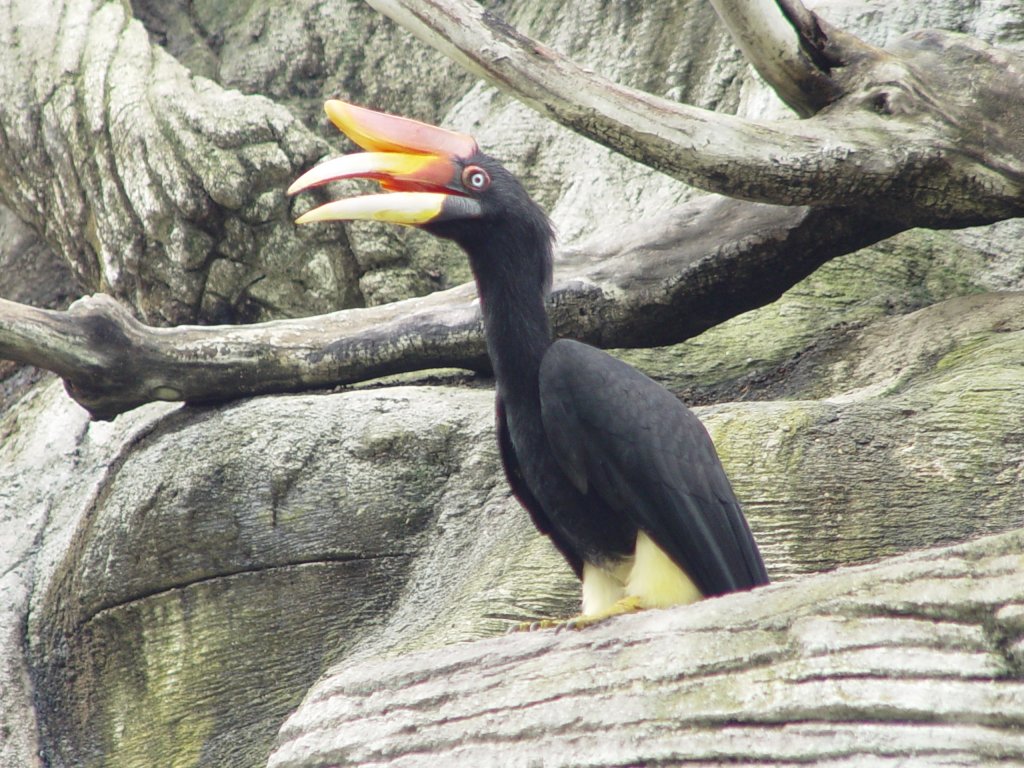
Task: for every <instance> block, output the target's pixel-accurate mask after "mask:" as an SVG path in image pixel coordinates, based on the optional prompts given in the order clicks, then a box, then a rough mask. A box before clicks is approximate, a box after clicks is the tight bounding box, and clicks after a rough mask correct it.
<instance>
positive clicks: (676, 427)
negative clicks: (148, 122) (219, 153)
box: [292, 102, 768, 612]
mask: <svg viewBox="0 0 1024 768" xmlns="http://www.w3.org/2000/svg"><path fill="white" fill-rule="evenodd" d="M327 109H328V114H329V115H331V119H332V120H334V121H335V123H336V124H337V125H338V126H339V127H340V128H341V129H342V130H344V131H345V132H346V133H348V134H349V136H351V137H352V138H353V139H354V140H356V141H357V143H360V145H361V146H363V147H364V148H365V149H369V150H371V152H370V154H367V155H363V156H348V157H347V158H340V159H338V160H335V161H329V162H328V163H325V164H324V165H323V166H320V167H318V168H316V169H313V170H312V171H310V172H309V173H307V174H306V175H305V176H304V177H303V178H302V179H300V180H299V181H297V182H296V183H295V184H294V185H293V187H292V191H293V192H294V191H298V190H300V189H305V188H307V187H309V186H313V185H315V184H320V183H324V182H325V181H328V180H331V179H333V178H351V177H356V176H367V177H371V178H377V179H378V180H382V181H384V183H385V184H386V186H387V187H388V189H392V190H399V191H400V193H399V194H390V195H379V196H375V197H372V198H357V199H356V200H347V201H338V202H336V203H333V204H328V205H325V206H322V207H321V208H320V209H317V210H315V211H313V212H311V213H308V214H305V215H304V216H303V217H301V218H300V221H311V220H321V219H331V218H385V219H386V220H388V221H395V222H398V223H406V224H414V225H417V226H421V227H422V228H423V229H425V230H427V231H429V232H431V233H433V234H435V235H437V236H439V237H444V238H449V239H451V240H454V241H455V242H456V243H458V244H459V245H460V246H461V247H462V249H463V250H464V251H465V252H466V254H467V255H468V257H469V261H470V266H471V268H472V270H473V275H474V278H475V280H476V284H477V289H478V293H479V297H480V302H481V308H482V312H483V317H484V328H485V332H486V338H487V349H488V353H489V355H490V358H491V362H492V365H493V368H494V373H495V377H496V380H497V396H496V418H497V434H498V444H499V447H500V451H501V458H502V462H503V464H504V467H505V472H506V476H507V478H508V481H509V484H510V486H511V487H512V490H513V492H514V494H515V495H516V497H517V498H518V499H519V501H520V502H521V503H522V505H523V506H524V507H525V508H526V509H527V510H528V511H529V513H530V515H531V517H532V519H533V522H534V523H535V524H536V526H537V528H538V529H539V530H540V531H542V532H543V533H545V534H547V535H548V536H549V537H550V538H551V539H552V541H553V542H554V544H555V546H556V547H557V548H558V549H559V551H561V553H562V554H563V555H564V556H565V558H566V560H567V561H568V562H569V564H570V566H571V567H572V568H573V570H574V571H575V572H576V574H577V575H578V576H581V577H582V578H583V580H584V608H585V610H586V607H587V605H586V604H587V598H586V595H587V574H588V568H594V569H596V570H597V571H598V572H599V573H600V574H603V575H599V576H594V577H593V579H594V583H595V584H598V583H600V584H602V586H601V589H604V586H603V584H604V582H603V581H602V580H604V579H610V581H609V582H608V583H613V584H617V585H618V587H621V589H622V590H623V593H624V594H627V595H629V596H630V597H631V598H632V597H635V598H637V599H638V600H639V605H640V606H641V607H642V606H643V605H645V604H648V603H645V602H644V595H642V594H633V593H630V592H629V590H630V589H632V588H633V584H632V576H633V575H634V574H639V571H640V562H641V555H640V552H641V543H643V549H644V552H645V553H646V554H645V555H644V557H645V558H646V559H647V562H648V564H652V563H654V564H658V568H660V569H661V570H660V571H658V572H657V574H656V579H655V581H657V580H658V579H661V578H662V575H663V574H664V573H668V574H669V577H670V580H671V579H672V578H677V577H678V579H679V580H680V581H679V582H678V583H679V584H681V585H682V587H681V588H680V589H677V590H676V592H672V594H684V593H685V594H686V595H689V596H688V597H685V599H686V600H690V599H694V597H693V595H694V591H693V590H694V588H695V589H696V591H697V592H698V593H699V594H697V595H696V596H698V597H699V596H705V597H707V596H710V595H718V594H722V593H726V592H731V591H735V590H742V589H748V588H751V587H754V586H757V585H760V584H765V583H767V581H768V577H767V574H766V572H765V567H764V563H763V561H762V559H761V555H760V553H759V552H758V549H757V545H756V544H755V542H754V539H753V536H752V535H751V532H750V529H749V527H748V526H747V522H746V520H745V519H744V517H743V514H742V512H741V510H740V506H739V503H738V502H737V500H736V497H735V495H734V493H733V490H732V487H731V486H730V484H729V480H728V478H727V477H726V475H725V471H724V470H723V468H722V465H721V463H720V462H719V460H718V456H717V454H716V453H715V449H714V446H713V444H712V442H711V439H710V437H709V436H708V434H707V432H706V431H705V429H704V427H703V425H702V424H701V423H700V421H699V420H698V419H697V417H696V416H695V415H694V414H693V413H692V412H691V411H690V410H689V409H688V408H686V406H684V405H683V404H682V403H681V402H680V401H679V400H678V399H677V398H676V397H674V396H673V395H672V394H671V393H670V392H668V391H667V390H666V389H665V388H664V387H662V386H661V385H659V384H657V383H656V382H654V381H653V380H651V379H649V378H648V377H647V376H644V375H643V374H641V373H640V372H639V371H637V370H635V369H634V368H632V367H630V366H629V365H627V364H625V363H623V362H622V361H620V360H617V359H615V358H614V357H611V356H610V355H608V354H606V353H605V352H602V351H600V350H597V349H594V348H593V347H589V346H587V345H585V344H580V343H579V342H575V341H570V340H558V341H553V340H552V337H551V330H550V326H549V322H548V317H547V312H546V308H545V296H546V294H547V291H548V289H549V287H550V283H551V270H552V240H553V233H552V229H551V225H550V223H549V222H548V219H547V216H546V215H545V214H544V212H543V211H542V210H541V209H540V208H539V207H538V206H537V205H536V204H535V203H534V202H533V200H531V199H530V197H529V195H528V194H527V193H526V191H525V190H524V189H523V187H522V185H521V184H520V183H519V181H518V180H517V179H516V178H515V177H514V176H513V175H512V174H510V173H509V172H508V171H507V170H506V169H505V168H504V167H502V166H501V164H499V163H498V162H496V161H495V160H493V159H492V158H490V157H488V156H487V155H485V154H483V153H481V152H480V151H479V150H478V149H477V148H476V144H475V142H474V141H473V140H472V138H471V137H468V136H464V135H463V134H456V133H453V132H449V131H444V130H442V129H438V128H434V127H432V126H427V125H425V124H422V123H415V122H414V121H409V120H405V119H403V118H396V117H393V116H390V115H383V114H381V113H376V112H372V111H370V110H365V109H363V108H360V107H355V106H354V105H347V104H344V103H343V102H329V103H328V105H327ZM403 142H404V143H403ZM403 146H407V147H409V152H410V153H411V154H389V153H398V152H400V149H396V148H395V147H399V148H400V147H403ZM401 191H404V194H402V192H401ZM649 542H653V545H651V544H649ZM652 546H653V550H652V549H651V547H652ZM634 552H635V553H636V554H635V557H634ZM666 556H667V559H666ZM669 561H671V562H669ZM664 563H667V565H664ZM673 564H674V565H673ZM624 567H628V568H632V569H633V570H632V571H631V573H630V575H629V576H623V575H622V569H623V568H624ZM654 572H655V571H654V570H653V569H652V570H651V571H650V573H654ZM673 574H675V575H673ZM641 576H642V575H637V583H638V584H639V583H640V582H641V581H644V580H645V579H646V580H647V581H646V583H654V582H652V581H651V580H650V579H649V578H648V576H649V574H647V575H643V577H641ZM659 583H660V582H659ZM658 588H659V589H661V587H660V586H659V587H658ZM669 592H671V590H669ZM680 599H684V598H680ZM649 604H659V603H658V602H657V601H654V602H651V603H649ZM628 609H629V608H626V610H628ZM611 612H615V609H614V608H613V609H611Z"/></svg>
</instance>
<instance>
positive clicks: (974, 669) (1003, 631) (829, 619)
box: [269, 533, 1024, 768]
mask: <svg viewBox="0 0 1024 768" xmlns="http://www.w3.org/2000/svg"><path fill="white" fill-rule="evenodd" d="M1022 548H1024V535H1022V534H1021V533H1013V534H1010V535H1004V536H998V537H992V538H987V539H982V540H979V541H977V542H974V543H972V544H969V545H964V546H961V547H954V548H951V549H945V550H935V551H928V552H922V553H919V554H915V555H912V556H910V557H904V558H898V559H895V560H891V561H888V562H885V563H881V564H879V565H874V566H867V567H862V568H855V569H848V570H845V571H838V572H836V573H833V574H828V575H824V576H818V577H813V578H809V579H805V580H802V581H799V582H795V583H789V584H781V585H776V586H774V587H769V588H764V589H759V590H756V591H754V592H752V593H748V594H743V595H731V596H728V597H725V598H719V599H715V600H708V601H705V602H703V603H700V604H698V605H695V606H692V607H686V608H679V609H674V610H671V611H652V612H648V613H646V614H643V615H640V616H635V617H630V618H628V619H624V620H619V621H616V622H614V623H613V624H608V625H605V626H603V627H598V628H596V629H594V630H592V631H590V630H588V631H586V632H582V633H579V634H575V633H572V632H569V633H564V634H561V635H556V634H552V633H540V634H537V635H531V636H524V635H520V636H516V637H505V638H500V639H496V640H489V641H483V642H478V643H474V644H471V645H458V646H454V647H451V648H448V649H445V650H440V651H431V652H429V653H420V654H411V655H408V656H404V657H402V658H398V659H388V660H379V661H372V660H364V661H362V662H361V663H358V664H347V665H346V666H345V668H344V669H341V670H339V671H337V672H336V673H335V674H333V675H331V676H330V677H328V678H327V679H326V680H324V681H322V682H321V683H320V684H318V685H317V686H314V688H313V689H312V691H311V692H310V694H309V696H308V697H307V700H306V702H305V703H304V705H303V707H302V708H301V709H300V710H299V712H298V713H297V714H296V715H294V716H293V717H292V718H291V719H290V720H289V721H288V722H287V723H286V724H285V726H284V728H283V729H282V731H281V735H280V738H279V744H278V747H277V749H276V751H275V752H274V753H273V754H272V755H271V758H270V763H269V765H270V766H271V768H327V766H335V765H337V766H342V765H345V766H348V765H352V766H357V765H358V766H366V765H385V764H386V765H394V766H402V767H403V768H406V767H408V768H412V767H413V766H430V765H438V764H443V765H451V766H477V765H487V764H493V761H494V760H495V756H497V755H501V758H500V762H501V764H503V765H510V766H511V765H522V766H526V765H544V766H560V765H576V766H608V765H673V766H674V765H679V766H682V765H688V766H689V765H699V766H700V765H708V766H710V765H721V764H723V763H729V764H732V763H740V764H745V765H746V764H756V765H805V764H836V763H843V762H844V761H845V760H853V761H855V762H857V764H868V763H867V762H865V761H870V764H872V765H886V764H912V765H915V766H921V765H962V766H967V765H990V764H995V763H1002V762H1004V761H1014V762H1016V761H1020V760H1024V737H1022V735H1021V733H1020V728H1021V725H1022V721H1024V718H1022V712H1024V682H1021V679H1020V678H1021V674H1022V671H1024V575H1022V573H1024V555H1022V554H1021V550H1022Z"/></svg>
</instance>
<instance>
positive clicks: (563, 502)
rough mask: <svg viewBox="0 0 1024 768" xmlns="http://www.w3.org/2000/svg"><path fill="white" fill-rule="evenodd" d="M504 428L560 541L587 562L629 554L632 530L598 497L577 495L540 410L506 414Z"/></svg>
mask: <svg viewBox="0 0 1024 768" xmlns="http://www.w3.org/2000/svg"><path fill="white" fill-rule="evenodd" d="M506 420H507V422H506V423H507V428H508V432H509V438H510V441H511V443H512V448H513V451H514V453H515V459H516V461H517V463H518V465H519V472H520V474H521V475H522V478H523V481H524V483H525V484H526V486H527V488H528V489H529V490H530V492H531V493H532V494H533V496H534V497H535V498H536V499H537V501H538V503H539V504H540V505H541V507H542V508H543V510H544V513H545V515H546V517H547V518H548V519H549V520H550V522H551V524H552V525H553V526H554V528H555V529H556V530H557V531H558V532H559V535H560V538H561V539H563V540H564V541H566V542H567V543H569V544H571V546H572V548H573V549H574V550H575V551H576V552H577V553H578V554H579V555H580V556H581V557H583V558H584V559H587V560H588V561H589V562H593V563H600V562H607V561H609V560H614V559H615V558H618V557H620V556H622V555H625V554H631V553H632V549H633V543H634V541H635V537H636V528H635V527H634V526H633V525H632V523H630V522H629V520H628V519H626V518H624V517H623V516H622V515H619V514H616V513H614V512H613V511H612V509H610V508H609V507H608V506H607V504H605V503H604V501H603V500H602V499H601V498H600V497H599V496H597V495H595V494H592V493H583V492H581V491H580V489H578V488H577V487H576V486H575V485H573V483H572V482H571V480H570V479H569V477H568V475H566V474H565V473H564V472H563V471H562V469H561V467H560V465H559V462H558V457H557V456H556V455H555V453H554V451H553V449H552V446H551V444H550V442H549V441H548V438H547V435H546V433H545V430H544V425H543V422H542V421H541V419H540V415H539V410H538V412H537V417H536V418H531V414H530V413H529V412H527V413H522V412H518V413H517V412H516V410H515V409H512V410H511V411H510V412H507V413H506Z"/></svg>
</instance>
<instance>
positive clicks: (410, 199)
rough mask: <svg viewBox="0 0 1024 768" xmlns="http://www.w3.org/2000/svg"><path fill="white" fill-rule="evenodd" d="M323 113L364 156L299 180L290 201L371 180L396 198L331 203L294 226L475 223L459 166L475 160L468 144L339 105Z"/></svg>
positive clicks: (450, 134) (460, 137) (334, 162)
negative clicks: (335, 184)
mask: <svg viewBox="0 0 1024 768" xmlns="http://www.w3.org/2000/svg"><path fill="white" fill-rule="evenodd" d="M324 109H325V110H326V112H327V116H328V117H329V118H330V119H331V122H333V123H334V124H335V125H336V126H337V127H338V128H339V129H340V130H341V131H343V132H344V133H345V134H346V135H347V136H348V137H349V138H350V139H352V141H354V142H355V143H356V144H358V145H359V146H360V147H362V148H363V149H365V150H368V151H367V152H363V153H359V154H354V155H344V156H342V157H336V158H333V159H331V160H328V161H326V162H324V163H321V164H320V165H318V166H316V167H314V168H312V169H310V170H309V171H307V172H306V173H304V174H303V175H302V176H300V177H299V178H298V179H297V180H296V181H295V183H294V184H292V185H291V186H290V187H289V188H288V194H289V195H294V194H297V193H298V192H302V191H303V190H306V189H310V188H312V187H316V186H319V185H321V184H326V183H327V182H329V181H336V180H338V179H354V178H361V179H374V180H376V181H378V182H379V183H380V185H381V186H382V187H383V188H384V189H386V190H392V191H394V192H397V193H398V194H383V195H368V196H364V197H356V198H347V199H343V200H336V201H334V202H332V203H328V204H327V205H322V206H320V207H319V208H314V209H313V210H311V211H309V212H307V213H305V214H303V215H302V216H300V217H299V218H298V219H296V223H297V224H305V223H307V222H311V221H331V220H343V219H376V220H380V221H390V222H393V223H396V224H409V225H416V224H425V223H427V222H430V221H439V220H442V219H450V218H474V217H477V216H479V215H480V206H479V203H477V201H476V200H474V199H472V198H469V197H466V196H465V195H466V192H465V188H464V187H463V186H462V181H461V169H462V165H463V161H465V160H467V159H469V158H470V157H472V156H473V155H474V154H476V152H477V145H476V141H475V140H474V139H473V138H472V137H471V136H466V135H465V134H461V133H456V132H454V131H448V130H445V129H443V128H436V127H434V126H432V125H427V124H426V123H421V122H418V121H416V120H409V119H408V118H404V117H396V116H394V115H387V114H384V113H383V112H374V111H373V110H369V109H364V108H363V107H357V106H355V105H353V104H347V103H345V102H343V101H335V100H331V101H328V102H327V103H326V104H325V105H324Z"/></svg>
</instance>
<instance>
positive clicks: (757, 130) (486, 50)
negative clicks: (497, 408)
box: [367, 0, 896, 205]
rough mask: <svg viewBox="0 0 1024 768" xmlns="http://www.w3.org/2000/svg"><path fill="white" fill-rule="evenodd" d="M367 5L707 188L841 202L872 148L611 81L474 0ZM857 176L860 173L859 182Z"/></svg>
mask: <svg viewBox="0 0 1024 768" xmlns="http://www.w3.org/2000/svg"><path fill="white" fill-rule="evenodd" d="M367 2H368V3H369V4H370V5H371V6H373V7H374V8H375V9H377V10H378V11H380V12H381V13H383V14H385V15H386V16H388V17H390V18H391V19H393V20H394V21H395V22H397V23H398V24H400V25H401V26H403V27H405V28H406V29H408V30H409V31H410V32H412V33H413V34H414V35H416V36H417V37H418V38H420V39H421V40H423V41H424V42H426V43H428V44H429V45H432V46H434V47H435V48H437V49H438V50H440V51H441V52H442V53H444V54H445V55H447V56H449V57H451V58H453V59H454V60H456V61H458V62H459V63H460V64H462V65H463V66H464V67H466V68H467V69H469V70H470V71H471V72H474V73H476V74H477V75H479V76H481V77H483V78H485V79H487V80H488V81H490V82H491V83H493V84H494V85H495V86H497V87H499V88H501V89H502V90H505V91H508V92H509V93H512V94H513V95H515V96H516V98H518V99H520V100H521V101H523V102H524V103H526V104H527V105H529V106H531V107H533V108H534V109H536V110H537V111H538V112H541V113H542V114H545V115H547V116H549V117H551V118H553V119H554V120H557V121H558V122H560V123H562V124H563V125H566V126H568V127H569V128H572V129H573V130H576V131H577V132H579V133H581V134H583V135H584V136H587V137H588V138H591V139H594V140H595V141H598V142H600V143H603V144H605V145H607V146H609V147H611V148H613V149H616V150H618V151H620V152H622V153H623V154H625V155H626V156H627V157H630V158H632V159H634V160H637V161H639V162H642V163H644V164H646V165H648V166H650V167H651V168H654V169H656V170H659V171H662V172H664V173H667V174H669V175H670V176H674V177H675V178H678V179H680V180H682V181H685V182H687V183H690V184H693V185H694V186H696V187H700V188H701V189H705V190H707V191H709V192H715V193H719V194H723V195H730V196H733V197H741V198H744V199H747V200H753V201H761V202H770V203H775V204H781V205H809V204H828V203H835V202H840V201H844V202H845V201H848V200H849V198H850V195H851V192H852V190H851V189H849V187H848V184H849V181H850V180H849V179H848V177H849V176H850V173H849V167H848V164H847V160H848V158H850V157H853V156H860V155H866V154H867V153H868V152H870V149H871V146H872V142H871V141H869V140H868V139H869V137H868V136H866V135H865V136H857V135H856V132H850V131H843V132H841V133H836V132H835V131H834V130H833V129H831V128H830V129H828V130H825V128H826V126H823V125H820V124H817V123H813V122H812V121H799V122H793V123H792V124H790V123H779V124H772V123H762V122H753V121H749V120H744V119H742V118H739V117H736V116H734V115H726V114H721V113H718V112H712V111H709V110H705V109H700V108H697V107H692V106H689V105H687V104H679V103H678V102H673V101H669V100H667V99H663V98H660V97H657V96H653V95H651V94H649V93H645V92H643V91H638V90H636V89H633V88H628V87H626V86H622V85H619V84H617V83H614V82H611V81H610V80H607V79H605V78H604V77H602V76H600V75H598V74H595V73H594V72H592V71H590V70H587V69H584V68H583V67H580V66H579V65H578V64H576V63H575V62H573V61H572V60H570V59H568V58H566V57H565V56H563V55H561V54H560V53H558V52H556V51H554V50H552V49H550V48H548V47H547V46H545V45H543V44H541V43H538V42H536V41H534V40H531V39H529V38H527V37H525V36H523V35H522V34H520V33H519V32H518V31H517V30H515V29H514V28H513V27H511V26H509V25H508V24H506V23H505V22H504V21H502V20H501V19H500V18H498V17H497V16H495V15H494V14H492V13H490V12H488V11H486V10H484V9H483V8H482V7H481V6H480V5H478V4H476V3H475V2H472V0H367ZM877 129H878V130H882V131H883V132H884V131H885V128H884V126H877ZM748 169H756V170H757V175H756V177H752V178H749V179H747V180H745V181H739V180H738V176H739V175H740V172H741V171H742V170H748ZM862 171H863V173H865V174H867V175H868V176H869V177H873V181H875V182H876V183H881V181H882V180H883V179H885V178H891V176H892V175H893V174H894V173H895V171H896V168H895V166H893V165H890V164H888V163H884V162H882V163H879V164H878V165H876V166H872V167H869V168H864V169H862ZM796 176H800V177H803V178H804V179H805V180H806V179H807V177H814V178H815V179H821V180H824V179H826V178H828V179H830V183H832V181H831V180H832V179H833V178H834V179H835V182H834V183H835V184H836V189H835V190H833V191H831V193H829V192H827V191H825V190H823V189H821V188H820V187H819V186H818V185H815V184H808V183H804V184H801V185H794V183H793V181H794V178H795V177H796ZM843 178H847V183H846V184H844V183H843V181H842V179H843ZM864 183H865V179H864V178H863V177H862V178H861V179H860V181H859V182H858V185H860V186H863V184H864ZM868 183H870V181H869V182H868ZM844 186H846V187H847V188H846V189H841V187H844Z"/></svg>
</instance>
